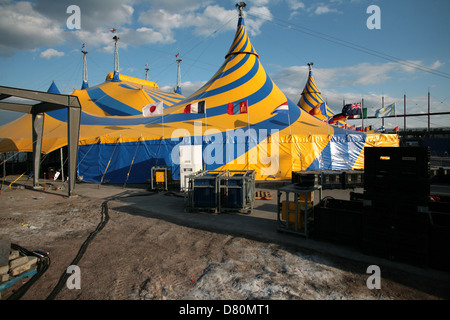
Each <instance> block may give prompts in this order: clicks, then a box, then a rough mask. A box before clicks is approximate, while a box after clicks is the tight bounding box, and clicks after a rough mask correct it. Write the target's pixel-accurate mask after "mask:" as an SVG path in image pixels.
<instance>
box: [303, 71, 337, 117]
mask: <svg viewBox="0 0 450 320" xmlns="http://www.w3.org/2000/svg"><path fill="white" fill-rule="evenodd" d="M297 105H298V106H299V107H300V108H302V109H303V110H305V111H306V112H308V113H310V114H312V115H314V116H316V117H317V118H319V119H321V120H323V119H328V118H330V117H333V116H334V115H335V113H334V112H333V111H332V110H331V109H330V108H329V107H328V105H327V103H326V102H325V100H324V99H323V98H322V94H321V92H320V90H319V88H318V87H317V84H316V81H315V80H314V76H313V73H312V70H311V69H310V70H309V75H308V80H307V81H306V85H305V88H304V89H303V91H302V95H301V97H300V100H299V101H298V104H297ZM314 108H316V109H315V110H313V109H314Z"/></svg>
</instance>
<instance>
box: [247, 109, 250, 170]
mask: <svg viewBox="0 0 450 320" xmlns="http://www.w3.org/2000/svg"><path fill="white" fill-rule="evenodd" d="M247 131H248V141H247V168H248V169H250V110H249V109H248V102H247Z"/></svg>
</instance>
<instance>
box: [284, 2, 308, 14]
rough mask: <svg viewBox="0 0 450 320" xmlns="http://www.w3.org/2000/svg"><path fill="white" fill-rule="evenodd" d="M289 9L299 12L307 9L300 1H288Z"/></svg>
mask: <svg viewBox="0 0 450 320" xmlns="http://www.w3.org/2000/svg"><path fill="white" fill-rule="evenodd" d="M287 3H288V6H289V9H291V10H294V11H297V10H299V9H305V4H304V3H303V2H302V1H298V0H287Z"/></svg>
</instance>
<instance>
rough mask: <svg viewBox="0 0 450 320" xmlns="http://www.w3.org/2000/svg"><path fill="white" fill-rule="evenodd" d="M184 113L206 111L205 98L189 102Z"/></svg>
mask: <svg viewBox="0 0 450 320" xmlns="http://www.w3.org/2000/svg"><path fill="white" fill-rule="evenodd" d="M184 113H205V100H202V101H198V102H194V103H190V104H188V105H187V106H186V107H185V108H184Z"/></svg>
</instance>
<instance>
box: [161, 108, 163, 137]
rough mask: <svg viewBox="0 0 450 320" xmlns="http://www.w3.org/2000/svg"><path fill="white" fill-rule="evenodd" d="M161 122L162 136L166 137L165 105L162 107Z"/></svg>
mask: <svg viewBox="0 0 450 320" xmlns="http://www.w3.org/2000/svg"><path fill="white" fill-rule="evenodd" d="M163 106H164V104H163ZM161 124H162V136H163V138H164V107H163V108H162V116H161Z"/></svg>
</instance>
